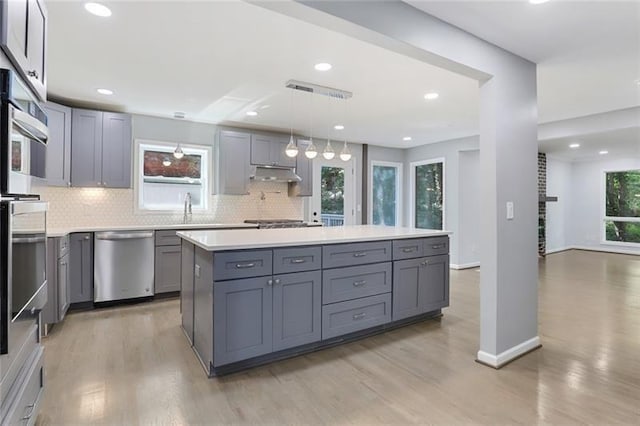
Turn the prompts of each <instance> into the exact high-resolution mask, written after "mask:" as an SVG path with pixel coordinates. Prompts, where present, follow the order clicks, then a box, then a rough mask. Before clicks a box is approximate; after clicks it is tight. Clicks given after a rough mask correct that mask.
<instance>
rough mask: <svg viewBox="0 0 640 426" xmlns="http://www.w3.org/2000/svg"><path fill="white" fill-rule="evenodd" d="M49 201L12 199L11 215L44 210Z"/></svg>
mask: <svg viewBox="0 0 640 426" xmlns="http://www.w3.org/2000/svg"><path fill="white" fill-rule="evenodd" d="M48 209H49V203H48V202H46V201H12V202H11V215H13V216H16V215H21V214H28V213H40V212H46V211H47V210H48Z"/></svg>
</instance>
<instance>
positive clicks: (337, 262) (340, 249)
mask: <svg viewBox="0 0 640 426" xmlns="http://www.w3.org/2000/svg"><path fill="white" fill-rule="evenodd" d="M389 260H391V241H374V242H370V243H369V242H368V243H351V244H330V245H326V246H324V247H322V267H323V268H338V267H340V266H354V265H363V264H365V263H378V262H387V261H389Z"/></svg>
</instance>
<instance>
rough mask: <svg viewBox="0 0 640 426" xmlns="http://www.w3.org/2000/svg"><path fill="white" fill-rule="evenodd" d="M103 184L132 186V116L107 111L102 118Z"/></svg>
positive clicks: (114, 186) (121, 186)
mask: <svg viewBox="0 0 640 426" xmlns="http://www.w3.org/2000/svg"><path fill="white" fill-rule="evenodd" d="M102 186H104V187H107V188H130V187H131V116H130V115H127V114H118V113H115V112H105V113H103V118H102Z"/></svg>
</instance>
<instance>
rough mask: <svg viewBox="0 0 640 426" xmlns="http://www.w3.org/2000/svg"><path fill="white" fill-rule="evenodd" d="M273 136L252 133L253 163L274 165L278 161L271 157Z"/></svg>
mask: <svg viewBox="0 0 640 426" xmlns="http://www.w3.org/2000/svg"><path fill="white" fill-rule="evenodd" d="M273 142H274V139H273V137H272V136H264V135H251V164H255V165H262V166H274V165H275V164H276V163H277V161H276V160H274V159H272V158H271V150H272V148H271V146H272V144H273Z"/></svg>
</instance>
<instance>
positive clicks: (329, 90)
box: [285, 80, 353, 99]
mask: <svg viewBox="0 0 640 426" xmlns="http://www.w3.org/2000/svg"><path fill="white" fill-rule="evenodd" d="M285 86H286V87H288V88H289V89H295V90H300V91H302V92H308V93H313V94H316V95H324V96H329V97H330V98H336V99H349V98H350V97H352V96H353V93H351V92H347V91H346V90H340V89H335V88H333V87H327V86H320V85H319V84H313V83H307V82H305V81H298V80H289V81H287V83H286V84H285Z"/></svg>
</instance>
